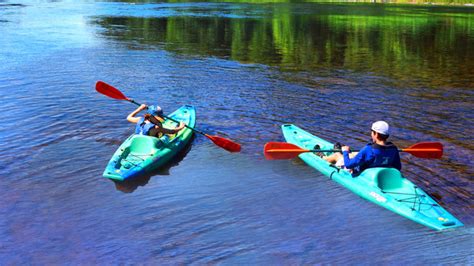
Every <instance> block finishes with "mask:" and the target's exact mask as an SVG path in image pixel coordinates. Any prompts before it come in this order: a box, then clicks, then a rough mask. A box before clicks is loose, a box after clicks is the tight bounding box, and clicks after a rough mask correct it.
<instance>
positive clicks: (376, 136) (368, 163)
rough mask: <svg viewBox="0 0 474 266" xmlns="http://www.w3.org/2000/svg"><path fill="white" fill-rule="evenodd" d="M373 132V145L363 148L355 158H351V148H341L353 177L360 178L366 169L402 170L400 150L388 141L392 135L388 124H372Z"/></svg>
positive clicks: (345, 165)
mask: <svg viewBox="0 0 474 266" xmlns="http://www.w3.org/2000/svg"><path fill="white" fill-rule="evenodd" d="M371 130H372V131H371V133H370V134H371V137H372V143H369V144H367V145H366V146H365V147H364V148H362V150H360V152H359V153H357V155H356V156H355V157H354V158H352V159H351V158H350V157H349V152H350V147H349V146H342V148H341V150H342V154H343V157H344V167H345V168H347V169H351V170H352V176H358V175H359V174H360V173H361V172H362V171H364V170H365V169H367V168H373V167H390V168H396V169H398V170H400V169H401V168H402V164H401V162H400V155H399V154H398V148H397V147H396V146H395V145H394V144H393V143H391V142H388V141H387V139H388V137H389V135H390V134H389V126H388V124H387V122H385V121H377V122H375V123H373V124H372V128H371Z"/></svg>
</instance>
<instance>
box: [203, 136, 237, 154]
mask: <svg viewBox="0 0 474 266" xmlns="http://www.w3.org/2000/svg"><path fill="white" fill-rule="evenodd" d="M205 136H206V137H208V138H209V139H210V140H212V142H214V144H216V145H217V146H219V147H221V148H223V149H224V150H226V151H229V152H240V150H241V147H240V144H238V143H236V142H233V141H232V140H230V139H226V138H222V137H219V136H210V135H207V134H206V135H205Z"/></svg>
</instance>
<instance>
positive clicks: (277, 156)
mask: <svg viewBox="0 0 474 266" xmlns="http://www.w3.org/2000/svg"><path fill="white" fill-rule="evenodd" d="M307 151H308V150H305V149H302V148H300V147H298V146H296V145H294V144H291V143H287V142H267V143H266V144H265V146H264V147H263V154H264V155H265V158H266V159H267V160H284V159H293V158H295V157H296V156H298V155H299V154H300V153H303V152H307Z"/></svg>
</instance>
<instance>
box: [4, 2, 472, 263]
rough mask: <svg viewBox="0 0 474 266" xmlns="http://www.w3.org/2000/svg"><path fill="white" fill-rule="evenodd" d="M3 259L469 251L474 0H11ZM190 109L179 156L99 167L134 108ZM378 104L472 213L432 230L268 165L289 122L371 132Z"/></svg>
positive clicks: (356, 142)
mask: <svg viewBox="0 0 474 266" xmlns="http://www.w3.org/2000/svg"><path fill="white" fill-rule="evenodd" d="M0 33H1V38H0V48H1V49H0V62H1V64H0V108H1V110H2V114H1V115H0V117H1V121H2V127H0V153H1V155H2V156H1V160H0V177H1V179H0V180H1V181H0V182H1V183H0V184H1V185H0V194H1V195H2V200H1V201H0V217H1V219H0V238H1V239H2V240H1V241H0V262H1V264H25V263H31V264H63V263H73V264H78V263H101V264H102V263H107V264H109V263H110V264H116V263H149V264H151V263H167V264H176V263H195V264H203V263H223V264H314V263H336V264H361V263H369V264H380V263H388V264H399V263H411V264H413V263H416V264H420V263H423V264H451V263H458V264H472V263H473V260H474V256H473V252H472V250H473V227H472V224H473V222H474V214H473V202H472V195H473V192H474V186H473V184H472V178H473V175H474V169H473V167H472V161H473V160H474V145H473V143H474V142H473V137H472V135H473V133H474V125H473V121H474V112H473V109H474V108H473V107H474V104H473V100H474V71H473V69H474V10H473V8H467V7H458V8H448V7H426V6H400V5H397V6H386V5H365V4H362V5H337V4H336V5H327V4H311V3H293V4H285V3H274V4H247V3H216V2H214V3H203V2H199V3H185V2H181V3H166V2H162V3H142V4H140V3H138V4H132V3H129V2H125V1H120V2H112V1H109V2H100V1H21V2H19V1H0ZM97 80H104V81H106V82H108V83H110V84H113V85H114V86H116V87H118V88H119V89H121V90H122V91H124V92H125V94H126V95H128V96H130V97H133V98H135V99H136V100H137V101H139V102H144V103H148V104H152V103H158V104H160V105H161V106H163V108H164V109H165V111H166V112H171V111H173V110H174V109H176V108H178V107H179V106H181V105H183V104H193V105H195V106H196V109H197V117H198V128H199V129H201V130H204V131H206V132H209V133H211V134H217V135H220V136H223V137H228V138H231V139H233V140H236V141H238V142H240V143H241V144H242V145H243V151H242V153H240V154H229V153H227V152H225V151H223V150H221V149H219V148H218V147H216V146H214V145H213V144H212V143H210V142H209V141H208V140H207V139H204V138H203V137H200V136H197V137H196V138H195V139H194V141H193V142H192V144H191V145H190V147H189V149H188V150H187V152H186V153H184V154H183V155H182V156H181V158H179V159H178V160H177V161H176V162H174V163H173V164H171V165H169V166H168V167H165V168H164V169H161V170H160V171H159V172H157V173H156V175H153V176H151V177H146V178H141V179H138V180H133V181H132V182H127V183H117V184H116V183H114V182H112V181H109V180H107V179H104V178H102V176H101V174H102V171H103V169H104V167H105V165H106V163H107V161H108V160H109V158H110V157H111V156H112V154H113V152H114V151H115V149H116V148H117V147H118V145H119V144H120V143H121V142H122V141H123V140H124V139H125V138H126V137H127V136H128V135H129V134H130V133H131V131H132V129H133V126H132V125H131V124H128V123H127V122H126V120H125V117H126V116H127V114H128V113H129V112H131V111H132V110H133V109H134V108H135V107H134V106H133V105H131V104H129V103H126V102H119V101H114V100H112V99H108V98H106V97H104V96H103V95H100V94H98V93H96V92H95V90H94V84H95V82H96V81H97ZM377 119H384V120H386V121H388V122H389V123H390V124H391V125H392V126H393V134H392V135H393V141H394V142H395V143H396V144H398V145H399V146H400V147H408V146H410V145H412V144H414V143H416V142H420V141H439V142H442V143H443V145H444V147H445V155H444V157H443V159H441V160H425V159H419V158H415V157H412V156H411V155H408V154H404V155H403V157H402V160H403V163H404V168H403V173H404V174H405V175H406V176H407V177H408V178H409V179H410V180H412V181H413V182H415V183H416V184H418V185H419V186H420V187H421V188H422V189H424V190H425V191H426V192H428V193H429V194H431V195H433V196H434V197H435V198H436V199H437V200H438V201H439V202H440V204H441V205H442V206H443V207H445V208H446V209H447V210H448V211H450V212H451V213H452V214H454V215H455V216H457V217H458V218H459V219H460V220H461V221H462V222H464V223H465V225H466V226H465V227H462V228H459V229H456V230H452V231H446V232H434V231H432V230H430V229H428V228H426V227H423V226H421V225H418V224H415V223H413V222H411V221H409V220H407V219H405V218H402V217H400V216H398V215H395V214H393V213H391V212H389V211H387V210H385V209H382V208H380V207H377V206H375V205H374V204H372V203H369V202H367V201H364V200H362V199H360V198H358V197H357V196H355V195H354V194H352V193H350V192H349V191H348V190H346V189H345V188H343V187H341V186H339V185H338V184H336V183H334V182H332V181H330V180H328V179H327V178H326V177H324V176H323V175H321V174H320V173H318V172H316V171H314V170H313V169H311V168H310V167H308V166H306V165H305V164H303V163H302V162H301V161H300V160H297V159H295V160H288V161H265V160H264V158H263V156H262V147H263V144H264V143H265V142H267V141H282V140H283V138H282V135H281V132H280V125H281V124H282V123H288V122H291V123H295V124H297V125H299V126H301V127H303V128H305V129H307V130H309V131H311V132H314V133H315V134H318V135H320V136H322V137H324V138H327V139H329V140H331V141H341V142H344V143H346V144H349V145H351V146H355V147H357V146H362V145H364V144H365V142H366V141H367V140H368V136H369V135H368V133H369V131H368V129H369V126H370V124H371V123H372V122H373V121H374V120H377Z"/></svg>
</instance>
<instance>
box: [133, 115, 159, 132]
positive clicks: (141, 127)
mask: <svg viewBox="0 0 474 266" xmlns="http://www.w3.org/2000/svg"><path fill="white" fill-rule="evenodd" d="M154 126H155V124H153V123H145V118H143V117H142V118H140V120H139V121H138V123H137V125H136V126H135V134H138V135H146V136H148V132H150V129H152V128H153V127H154Z"/></svg>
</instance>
